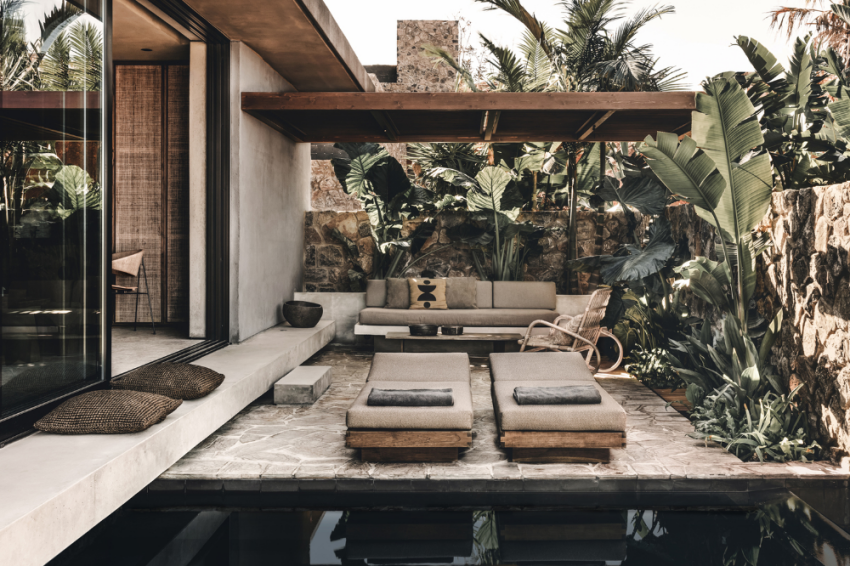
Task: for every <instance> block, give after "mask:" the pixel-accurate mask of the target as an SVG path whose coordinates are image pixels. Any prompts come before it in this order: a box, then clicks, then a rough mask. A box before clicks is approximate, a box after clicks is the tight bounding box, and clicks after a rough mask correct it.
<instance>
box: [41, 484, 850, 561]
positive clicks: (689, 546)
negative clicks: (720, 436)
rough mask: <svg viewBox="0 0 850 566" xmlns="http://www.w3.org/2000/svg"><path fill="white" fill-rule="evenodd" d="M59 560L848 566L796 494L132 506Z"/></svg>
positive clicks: (837, 539) (842, 547) (844, 542)
mask: <svg viewBox="0 0 850 566" xmlns="http://www.w3.org/2000/svg"><path fill="white" fill-rule="evenodd" d="M51 564H52V565H56V566H58V565H63V566H64V565H86V566H97V565H121V566H136V565H138V566H214V565H215V566H261V565H262V566H271V565H304V566H306V565H317V566H318V565H332V564H340V565H346V566H366V565H369V564H374V565H402V564H415V565H428V564H434V565H438V564H457V565H462V564H470V565H477V564H482V565H491V564H492V565H496V564H505V565H507V564H512V565H527V566H544V565H549V566H555V565H563V566H591V565H593V566H602V565H614V564H622V565H635V564H641V565H644V564H645V565H656V566H657V565H665V564H683V565H702V564H711V565H715V564H716V565H725V566H736V565H740V566H746V565H752V566H755V565H764V566H781V565H787V564H794V565H797V564H800V565H809V564H812V565H814V564H825V565H830V566H831V565H848V566H850V537H848V535H847V534H846V533H845V532H844V531H843V530H842V529H840V528H838V527H837V526H836V525H834V524H832V523H831V522H829V521H828V520H826V519H824V518H823V517H821V516H820V515H818V514H817V513H816V512H815V511H814V510H812V509H811V508H809V507H808V506H807V505H805V504H804V503H803V502H802V501H800V500H799V499H797V498H795V497H793V496H788V497H787V498H780V499H776V500H774V501H771V502H768V503H765V504H762V505H760V506H758V507H754V508H750V509H677V508H664V509H613V510H611V509H606V510H587V509H560V508H559V509H477V510H448V511H447V510H438V511H417V510H409V511H396V510H392V511H390V510H377V511H376V510H360V509H351V510H295V511H271V510H262V511H259V510H249V509H203V510H186V509H170V510H165V509H164V510H132V509H123V510H121V511H119V512H118V513H116V514H115V515H113V516H112V517H110V518H109V519H108V520H106V521H104V522H103V523H102V524H101V525H100V526H99V527H98V528H96V529H95V530H94V531H92V532H91V533H89V535H87V536H86V537H84V539H82V540H80V541H79V542H78V543H76V544H75V545H74V546H73V547H71V548H69V549H68V550H66V551H65V552H64V553H63V554H62V555H60V556H59V557H57V558H56V559H55V560H54V561H53V562H51Z"/></svg>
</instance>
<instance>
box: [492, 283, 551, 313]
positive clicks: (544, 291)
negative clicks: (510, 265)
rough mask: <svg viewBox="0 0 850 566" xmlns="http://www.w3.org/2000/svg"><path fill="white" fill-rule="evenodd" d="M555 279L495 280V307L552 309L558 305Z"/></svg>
mask: <svg viewBox="0 0 850 566" xmlns="http://www.w3.org/2000/svg"><path fill="white" fill-rule="evenodd" d="M557 302H558V299H557V291H556V288H555V282H554V281H494V282H493V307H494V308H497V309H551V310H555V307H556V306H557Z"/></svg>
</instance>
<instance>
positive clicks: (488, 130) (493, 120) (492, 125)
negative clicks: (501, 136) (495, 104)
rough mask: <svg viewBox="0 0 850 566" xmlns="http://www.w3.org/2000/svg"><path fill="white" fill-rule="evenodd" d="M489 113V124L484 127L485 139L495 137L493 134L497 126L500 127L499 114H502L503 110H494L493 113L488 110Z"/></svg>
mask: <svg viewBox="0 0 850 566" xmlns="http://www.w3.org/2000/svg"><path fill="white" fill-rule="evenodd" d="M487 114H488V115H489V117H488V118H487V125H486V126H485V128H484V141H490V140H492V139H493V134H495V133H496V128H498V127H499V116H501V115H502V111H501V110H494V111H493V113H492V114H491V113H490V112H489V111H488V112H487Z"/></svg>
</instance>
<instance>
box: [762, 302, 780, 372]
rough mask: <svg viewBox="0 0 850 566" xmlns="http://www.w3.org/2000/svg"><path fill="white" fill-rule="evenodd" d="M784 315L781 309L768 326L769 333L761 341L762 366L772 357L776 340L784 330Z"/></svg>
mask: <svg viewBox="0 0 850 566" xmlns="http://www.w3.org/2000/svg"><path fill="white" fill-rule="evenodd" d="M784 315H785V313H784V311H783V310H782V309H779V310H778V311H777V312H776V316H775V317H774V318H773V320H772V321H771V323H770V324H769V325H768V327H767V331H766V332H765V333H764V336H763V337H762V339H761V346H759V363H760V364H765V363H767V358H768V357H769V356H770V350H771V348H773V345H774V344H775V343H776V338H777V337H778V334H779V331H780V330H781V329H782V318H783V317H784Z"/></svg>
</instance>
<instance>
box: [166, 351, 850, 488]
mask: <svg viewBox="0 0 850 566" xmlns="http://www.w3.org/2000/svg"><path fill="white" fill-rule="evenodd" d="M528 355H534V354H528ZM370 364H371V355H370V354H368V353H363V352H356V351H352V350H338V349H325V350H323V351H321V352H319V353H318V354H317V355H316V356H314V357H313V358H311V359H310V360H309V361H308V362H307V363H306V364H305V365H329V366H332V368H333V383H332V385H331V386H330V388H329V389H328V391H327V392H326V393H325V394H324V395H323V396H322V397H321V399H319V401H318V402H317V403H316V404H315V405H313V406H312V407H278V406H275V405H273V404H271V396H270V395H264V396H263V397H261V398H260V399H259V400H258V401H257V402H255V403H253V404H252V405H250V406H248V407H247V408H245V409H244V410H243V411H242V412H241V413H240V414H239V415H237V416H236V417H235V418H233V419H232V420H231V421H230V422H229V423H227V424H226V425H224V426H223V427H221V428H220V429H219V430H218V431H216V432H215V433H214V434H212V435H211V436H210V437H209V438H207V439H206V440H205V441H203V442H202V443H201V444H199V445H198V446H197V447H195V448H194V449H193V450H192V451H190V452H189V453H188V454H186V456H185V457H183V459H181V460H180V461H179V462H177V463H176V464H175V465H174V466H172V467H171V468H170V469H169V470H167V471H166V472H165V473H164V474H163V475H162V476H160V481H159V482H157V483H159V484H162V483H173V482H174V481H180V480H183V481H187V482H189V481H192V480H195V481H207V482H209V480H219V481H221V482H223V483H222V485H224V486H225V488H227V485H228V484H230V485H233V484H238V483H239V482H246V481H251V480H254V482H255V483H256V480H260V481H261V482H266V481H282V480H296V481H297V480H333V481H336V482H339V481H341V480H344V481H348V480H368V481H370V482H371V484H376V483H379V482H381V481H384V480H386V481H393V480H396V481H397V480H416V481H420V483H421V480H452V482H454V481H462V480H491V481H490V482H488V485H490V484H492V483H493V481H492V480H508V483H511V480H514V481H515V482H516V480H519V482H521V483H522V484H524V485H526V486H528V485H530V484H529V482H535V481H536V480H541V482H542V483H541V486H542V484H543V483H546V482H544V481H543V480H553V479H555V480H560V481H563V480H576V481H578V480H583V479H584V480H588V479H591V480H594V481H595V482H596V483H597V484H598V483H600V482H599V480H604V479H609V480H632V481H633V482H634V481H636V480H646V481H648V482H654V485H656V486H657V487H658V486H660V487H658V488H659V489H662V490H663V489H665V485H666V484H664V483H659V480H662V481H663V480H672V482H667V483H670V484H671V483H675V482H677V481H679V482H681V480H683V479H687V480H694V485H697V484H699V480H723V479H725V480H733V479H734V480H738V479H740V480H749V484H748V485H750V486H752V485H753V482H754V481H755V482H758V481H761V482H762V483H761V484H759V485H762V484H767V483H769V482H773V483H772V484H770V485H777V484H776V482H779V484H778V485H780V486H782V485H783V484H782V482H783V481H784V480H785V479H788V480H792V479H798V480H799V479H811V480H835V481H838V482H839V483H840V484H841V485H844V486H846V485H847V480H848V478H850V474H848V473H847V472H846V471H843V470H841V469H840V468H838V467H836V466H833V465H830V464H828V463H826V462H816V463H812V464H801V463H787V464H776V463H769V464H760V463H757V462H755V463H744V462H741V461H740V460H738V458H737V457H735V456H734V455H732V454H730V453H728V452H726V451H725V450H723V449H722V448H720V447H717V446H708V447H707V446H705V444H704V443H703V442H701V441H698V440H695V439H692V438H689V437H688V436H687V433H688V432H691V431H692V430H693V429H692V427H691V425H690V423H689V422H688V420H687V419H686V418H685V417H683V416H682V415H680V414H679V413H678V412H677V411H676V410H674V409H673V408H672V407H668V406H667V405H666V402H665V401H663V400H662V399H661V398H660V397H658V396H657V395H655V394H654V393H653V392H652V391H651V390H649V389H648V388H646V387H644V386H643V385H642V384H640V383H639V382H638V381H637V380H635V379H632V378H629V377H628V376H627V374H624V373H619V374H616V375H613V374H599V375H597V379H598V381H599V383H600V384H601V385H602V386H603V387H604V388H605V389H606V391H608V392H609V393H610V394H611V395H612V396H613V397H614V398H615V399H616V400H617V401H619V402H620V403H621V404H622V405H623V407H625V409H626V411H627V413H628V431H627V437H628V444H627V446H626V447H625V448H624V449H621V450H613V451H612V460H611V462H610V463H608V464H537V465H533V464H515V463H511V462H508V460H507V455H506V453H505V451H504V450H502V449H500V448H499V447H498V446H497V443H496V426H495V422H494V416H493V406H492V402H491V400H490V372H489V368H488V366H487V360H486V359H476V358H473V359H472V366H473V367H472V382H473V385H472V391H473V405H474V410H475V422H474V431H473V443H472V447H471V448H470V449H468V450H466V451H463V452H462V456H461V458H460V460H459V461H458V462H456V463H453V464H368V463H367V464H364V463H361V462H360V461H359V460H358V454H357V450H353V449H348V448H346V447H345V442H344V435H345V430H346V427H345V412H346V410H347V409H348V407H349V405H350V404H351V402H352V401H353V400H354V398H355V397H356V396H357V394H358V392H359V391H360V389H361V387H362V386H363V384H364V383H365V381H366V376H367V374H368V371H369V367H370ZM333 481H332V482H331V483H333ZM349 483H350V482H349ZM243 485H245V489H248V487H247V485H248V484H247V483H245V484H243ZM623 485H624V486H625V484H623ZM699 485H702V486H703V487H700V488H699V489H710V488H706V487H705V486H706V485H709V484H707V483H706V482H705V481H703V482H702V484H699ZM332 489H333V488H332ZM744 490H746V488H745V489H744Z"/></svg>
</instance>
